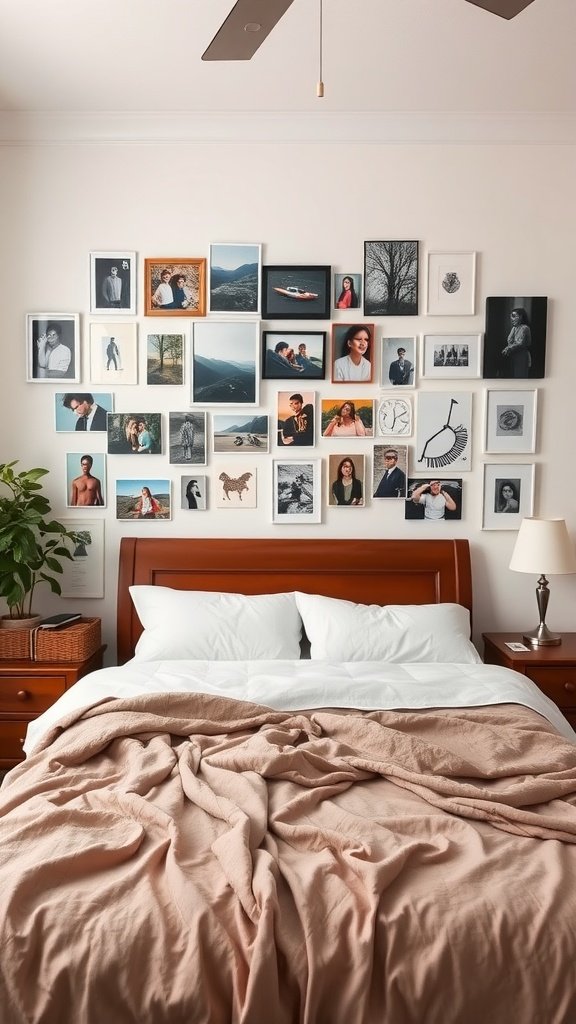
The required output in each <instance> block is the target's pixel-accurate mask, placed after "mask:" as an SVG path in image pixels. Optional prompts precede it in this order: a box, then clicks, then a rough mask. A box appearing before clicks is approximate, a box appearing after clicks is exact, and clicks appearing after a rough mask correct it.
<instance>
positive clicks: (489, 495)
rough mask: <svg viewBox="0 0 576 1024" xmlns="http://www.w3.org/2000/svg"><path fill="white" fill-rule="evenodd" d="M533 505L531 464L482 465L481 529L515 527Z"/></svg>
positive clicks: (529, 511)
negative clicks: (482, 512) (482, 502)
mask: <svg viewBox="0 0 576 1024" xmlns="http://www.w3.org/2000/svg"><path fill="white" fill-rule="evenodd" d="M533 505H534V465H526V463H524V464H522V465H516V466H515V465H505V464H504V463H499V464H498V465H494V464H490V463H486V464H485V466H484V514H483V519H482V529H483V530H518V529H519V528H520V523H521V522H522V520H523V519H524V517H525V516H531V515H532V512H533Z"/></svg>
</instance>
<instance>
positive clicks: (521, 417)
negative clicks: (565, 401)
mask: <svg viewBox="0 0 576 1024" xmlns="http://www.w3.org/2000/svg"><path fill="white" fill-rule="evenodd" d="M537 396H538V392H537V390H536V389H534V390H533V391H503V390H498V389H494V390H488V391H486V403H485V435H484V451H485V452H487V453H490V454H491V455H496V454H502V455H508V454H510V455H511V454H514V455H526V454H529V453H531V452H535V451H536V402H537Z"/></svg>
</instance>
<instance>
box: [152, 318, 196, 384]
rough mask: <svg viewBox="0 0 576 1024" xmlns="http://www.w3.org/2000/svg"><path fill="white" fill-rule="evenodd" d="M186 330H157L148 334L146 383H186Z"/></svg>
mask: <svg viewBox="0 0 576 1024" xmlns="http://www.w3.org/2000/svg"><path fill="white" fill-rule="evenodd" d="M185 351H186V332H185V331H155V332H154V333H151V332H148V334H147V335H146V383H147V384H150V385H152V386H153V385H155V384H162V385H164V386H166V385H168V386H171V385H180V384H183V383H184V353H185Z"/></svg>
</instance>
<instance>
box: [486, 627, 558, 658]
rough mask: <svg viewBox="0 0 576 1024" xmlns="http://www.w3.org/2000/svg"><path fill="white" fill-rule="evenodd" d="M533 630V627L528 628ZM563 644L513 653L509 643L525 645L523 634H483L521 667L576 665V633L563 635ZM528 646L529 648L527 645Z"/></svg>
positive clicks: (487, 641)
mask: <svg viewBox="0 0 576 1024" xmlns="http://www.w3.org/2000/svg"><path fill="white" fill-rule="evenodd" d="M528 628H530V629H531V628H532V627H528ZM560 635H561V637H562V643H561V644H556V645H555V646H553V647H530V648H529V650H527V651H511V650H510V648H509V647H506V642H508V643H524V641H523V639H522V633H483V634H482V639H483V640H484V642H485V643H488V644H491V645H492V646H493V647H495V648H496V649H497V650H498V651H500V652H501V653H502V654H505V655H506V658H507V659H509V660H510V661H511V662H516V663H518V664H519V665H521V664H525V663H526V662H529V663H530V664H531V665H542V666H544V665H574V664H576V633H561V634H560ZM526 646H528V645H527V644H526Z"/></svg>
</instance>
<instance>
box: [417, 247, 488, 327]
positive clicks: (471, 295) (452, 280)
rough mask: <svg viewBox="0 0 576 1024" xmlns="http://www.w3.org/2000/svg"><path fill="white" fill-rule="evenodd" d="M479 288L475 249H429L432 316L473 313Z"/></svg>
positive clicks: (428, 309)
mask: <svg viewBox="0 0 576 1024" xmlns="http://www.w3.org/2000/svg"><path fill="white" fill-rule="evenodd" d="M475 292H476V253H475V252H429V253H428V281H427V290H426V312H427V314H428V316H471V315H472V314H473V313H474V309H475Z"/></svg>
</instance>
